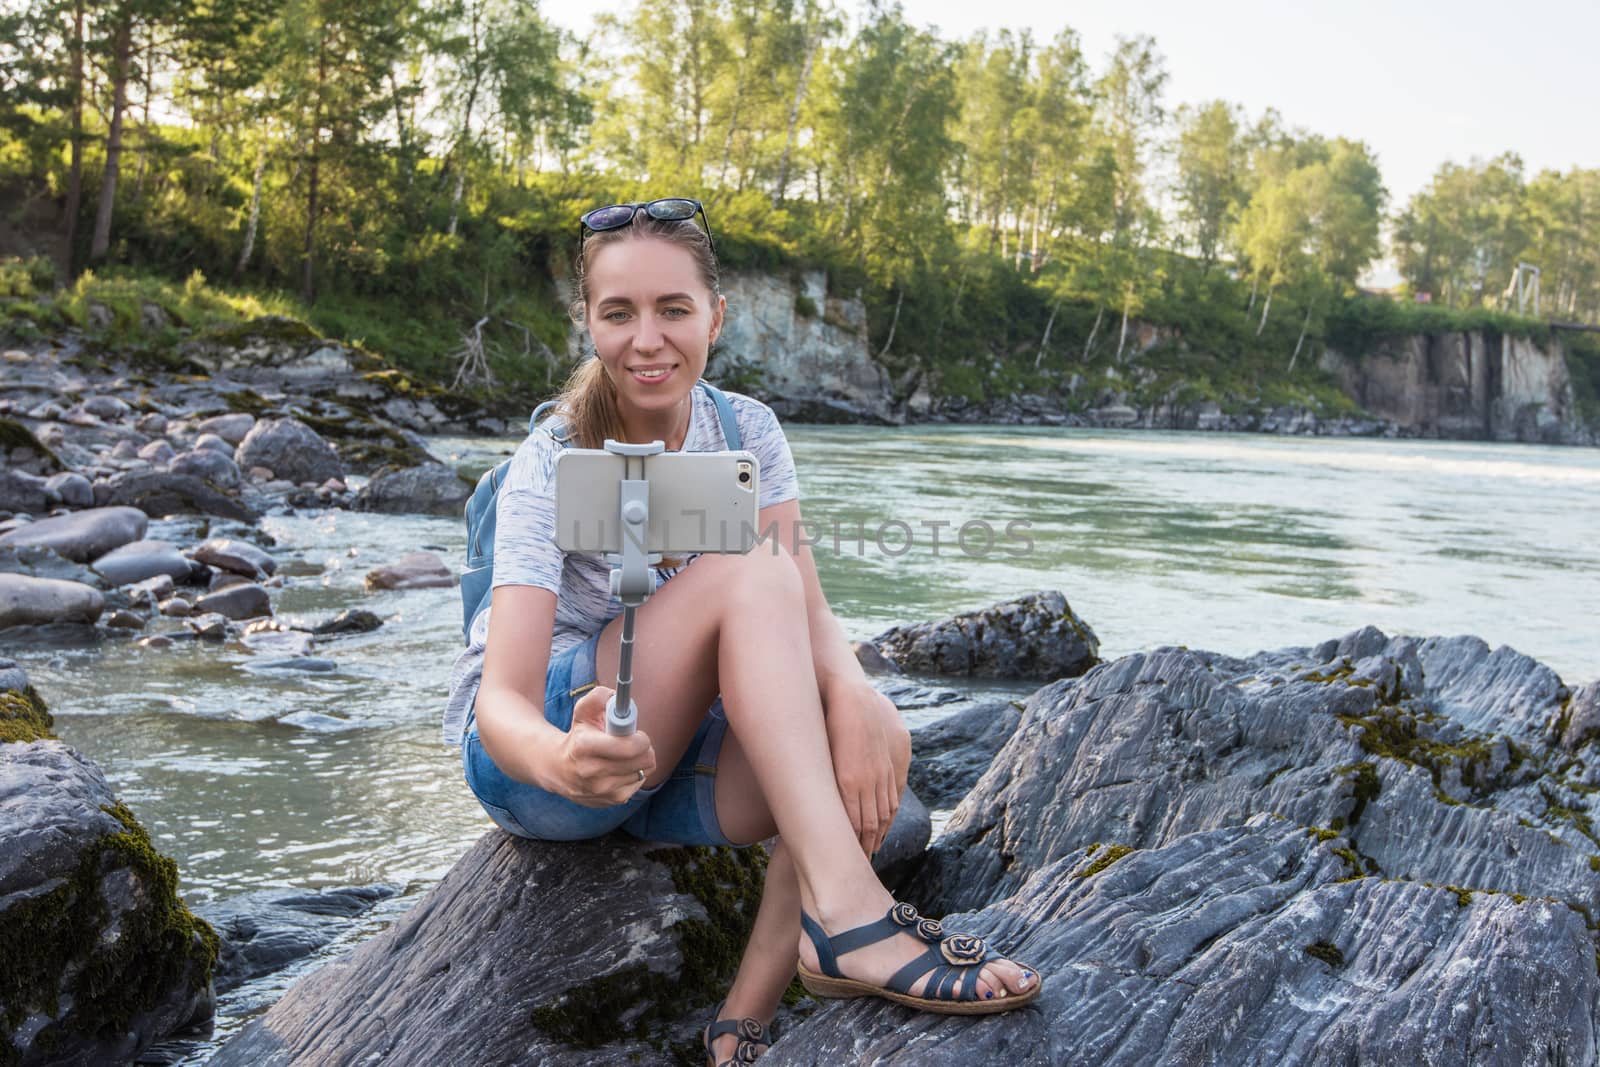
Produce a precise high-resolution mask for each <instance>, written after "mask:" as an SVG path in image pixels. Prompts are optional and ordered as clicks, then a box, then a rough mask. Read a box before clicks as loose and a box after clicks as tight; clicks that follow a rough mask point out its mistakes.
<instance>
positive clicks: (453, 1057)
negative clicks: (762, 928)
mask: <svg viewBox="0 0 1600 1067" xmlns="http://www.w3.org/2000/svg"><path fill="white" fill-rule="evenodd" d="M764 866H765V863H764V853H763V852H762V851H761V850H760V849H759V848H753V849H742V850H735V849H705V848H680V847H672V846H662V845H655V844H647V843H644V842H640V841H636V840H633V839H631V838H628V837H626V836H624V835H622V834H610V835H607V836H605V837H603V838H599V839H596V840H592V841H582V842H571V843H544V842H534V841H525V840H521V839H518V838H514V837H511V836H510V835H508V834H504V833H501V832H500V831H498V830H495V831H491V832H490V833H488V834H487V835H485V836H484V837H482V838H480V839H479V841H478V843H477V844H476V845H474V846H473V847H472V848H471V849H470V850H469V851H468V852H467V854H466V855H465V856H464V857H462V859H461V860H460V861H458V862H457V863H456V865H455V866H454V867H452V868H451V869H450V871H449V872H448V873H447V874H446V875H445V876H444V879H443V880H442V881H441V882H440V883H439V884H438V885H437V886H435V887H434V888H433V889H432V890H431V891H430V892H429V893H428V894H427V895H426V896H425V897H423V898H422V900H420V901H419V902H417V903H416V904H415V905H414V906H412V908H411V910H409V911H408V912H406V913H405V915H403V916H402V917H401V918H400V920H399V921H398V922H397V923H395V925H394V926H392V927H390V928H388V929H387V930H385V931H383V932H382V933H380V934H378V935H377V936H376V937H374V938H372V939H371V940H369V941H367V942H365V943H363V944H362V945H360V946H359V947H358V948H356V949H355V950H354V951H353V952H351V953H350V954H348V955H346V956H344V957H342V958H340V959H338V960H335V961H334V962H332V963H329V964H326V965H324V966H323V967H321V968H320V969H319V970H316V971H313V972H312V973H311V974H309V975H307V976H306V977H304V978H302V979H300V980H299V981H298V982H296V983H295V984H294V985H293V986H292V987H290V989H289V991H288V992H287V993H286V994H284V996H283V998H282V999H281V1000H279V1001H278V1002H277V1003H276V1004H274V1005H273V1006H272V1008H271V1009H270V1010H269V1011H268V1012H267V1013H266V1014H265V1015H263V1016H261V1017H260V1018H258V1019H256V1020H255V1021H253V1022H251V1023H250V1024H249V1025H247V1026H246V1027H245V1028H244V1030H242V1031H241V1032H240V1033H239V1034H238V1036H236V1037H234V1038H233V1039H232V1040H231V1041H229V1042H228V1043H227V1044H226V1045H224V1046H223V1047H222V1049H221V1050H220V1051H219V1052H218V1053H217V1055H216V1056H215V1057H214V1058H213V1059H212V1060H211V1067H231V1065H248V1067H270V1065H274V1064H291V1063H293V1064H301V1063H356V1062H363V1061H367V1060H374V1061H375V1060H377V1059H383V1060H386V1061H388V1062H394V1063H485V1064H487V1063H508V1064H509V1063H529V1064H532V1063H538V1064H547V1065H557V1064H570V1065H572V1067H578V1065H580V1064H583V1065H589V1067H595V1065H606V1064H610V1065H616V1067H622V1065H624V1064H639V1063H659V1062H662V1058H663V1050H664V1048H665V1047H666V1045H667V1044H669V1043H670V1044H674V1045H683V1044H684V1043H685V1042H687V1041H689V1040H691V1039H692V1037H693V1033H694V1028H695V1027H696V1026H697V1025H698V1024H699V1022H700V1021H702V1020H700V1019H699V1016H700V1014H702V1013H703V1012H704V1011H705V1010H706V1009H708V1008H709V1007H710V1006H711V1005H712V1004H714V1003H715V1002H716V1001H717V1000H718V999H719V998H720V997H721V996H722V995H723V992H724V988H725V985H726V983H727V981H728V980H729V979H730V978H731V975H732V969H733V966H734V965H735V964H736V962H737V960H738V955H739V951H740V949H741V948H742V947H743V944H744V939H745V937H746V936H747V935H748V931H749V927H750V924H751V923H752V922H753V920H754V917H755V909H756V906H757V904H758V903H759V899H760V887H761V875H762V871H763V869H764ZM582 1046H594V1047H588V1048H585V1047H582Z"/></svg>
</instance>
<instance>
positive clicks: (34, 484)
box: [0, 467, 60, 515]
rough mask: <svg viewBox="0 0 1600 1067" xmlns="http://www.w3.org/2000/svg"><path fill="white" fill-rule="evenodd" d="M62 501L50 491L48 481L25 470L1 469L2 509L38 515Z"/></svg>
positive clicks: (0, 502) (0, 498) (0, 497)
mask: <svg viewBox="0 0 1600 1067" xmlns="http://www.w3.org/2000/svg"><path fill="white" fill-rule="evenodd" d="M58 499H60V498H59V497H57V496H56V494H54V493H52V492H51V491H50V483H49V480H48V479H45V478H41V477H40V476H39V475H37V474H29V473H28V472H27V471H23V470H13V469H11V468H9V467H0V509H4V510H6V511H25V512H27V513H28V514H30V515H38V514H41V513H43V512H46V511H49V510H50V506H51V505H52V504H54V503H55V502H56V500H58Z"/></svg>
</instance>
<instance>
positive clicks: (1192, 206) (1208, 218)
mask: <svg viewBox="0 0 1600 1067" xmlns="http://www.w3.org/2000/svg"><path fill="white" fill-rule="evenodd" d="M1178 124H1179V132H1178V144H1177V167H1178V186H1177V190H1176V193H1177V201H1178V214H1179V218H1180V219H1181V220H1182V221H1183V224H1184V227H1185V230H1186V231H1187V235H1188V237H1189V240H1190V241H1191V242H1192V243H1193V247H1194V248H1195V250H1196V251H1198V252H1199V254H1200V262H1201V264H1202V265H1203V266H1204V267H1205V268H1207V269H1209V268H1210V267H1211V265H1212V264H1213V263H1215V262H1216V260H1217V253H1218V252H1219V251H1220V249H1221V247H1222V244H1223V240H1224V238H1225V237H1226V231H1227V227H1228V224H1229V220H1230V219H1232V218H1233V217H1234V216H1235V215H1236V214H1237V212H1238V210H1239V208H1240V207H1241V205H1242V203H1243V200H1244V197H1245V175H1246V170H1247V168H1248V166H1249V156H1248V147H1247V145H1246V144H1245V141H1244V139H1243V138H1242V137H1241V136H1240V127H1241V125H1242V122H1241V118H1240V115H1239V109H1238V108H1237V107H1235V106H1233V105H1231V104H1228V103H1225V102H1224V101H1221V100H1213V101H1211V102H1210V103H1208V104H1203V105H1201V106H1199V107H1190V108H1184V109H1183V110H1182V111H1181V112H1180V113H1179V118H1178Z"/></svg>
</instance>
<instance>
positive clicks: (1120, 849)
mask: <svg viewBox="0 0 1600 1067" xmlns="http://www.w3.org/2000/svg"><path fill="white" fill-rule="evenodd" d="M1132 851H1134V849H1133V848H1131V847H1130V846H1128V845H1107V846H1105V851H1103V852H1101V851H1100V842H1098V841H1096V842H1095V843H1094V844H1092V845H1090V846H1089V848H1088V850H1087V851H1086V852H1085V855H1089V856H1094V854H1095V853H1096V852H1100V854H1099V855H1098V856H1095V859H1094V860H1093V861H1092V862H1090V863H1088V864H1086V865H1084V866H1083V867H1080V868H1078V869H1077V870H1075V871H1073V872H1072V877H1074V878H1091V877H1093V876H1094V875H1097V874H1099V873H1100V872H1101V871H1103V870H1105V869H1106V868H1107V867H1109V866H1111V865H1112V864H1113V863H1115V862H1117V861H1118V860H1120V859H1121V858H1122V857H1124V856H1126V855H1127V854H1128V853H1130V852H1132Z"/></svg>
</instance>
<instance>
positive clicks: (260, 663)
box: [244, 654, 349, 727]
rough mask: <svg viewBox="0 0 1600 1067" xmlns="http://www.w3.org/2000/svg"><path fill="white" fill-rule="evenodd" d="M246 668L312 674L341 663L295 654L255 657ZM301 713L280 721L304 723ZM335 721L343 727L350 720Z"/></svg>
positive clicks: (325, 670) (294, 723) (332, 669)
mask: <svg viewBox="0 0 1600 1067" xmlns="http://www.w3.org/2000/svg"><path fill="white" fill-rule="evenodd" d="M244 669H245V670H247V671H307V672H309V673H312V674H328V673H331V672H333V671H336V670H338V669H339V665H338V664H337V663H335V662H334V661H333V660H331V659H323V658H320V657H318V656H302V655H299V654H295V655H293V656H288V657H286V658H282V659H253V660H250V661H248V662H247V663H245V664H244ZM301 715H302V713H300V712H295V713H293V714H289V715H285V716H284V717H283V718H281V719H279V720H278V721H279V722H282V723H287V724H289V725H290V726H296V725H302V724H303V723H305V722H306V720H305V719H304V718H303V717H299V718H297V716H301ZM322 718H328V716H323V717H322ZM318 721H320V720H318ZM335 721H337V722H338V723H339V725H340V726H341V727H343V726H347V725H349V723H348V721H347V720H344V719H339V720H335Z"/></svg>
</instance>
